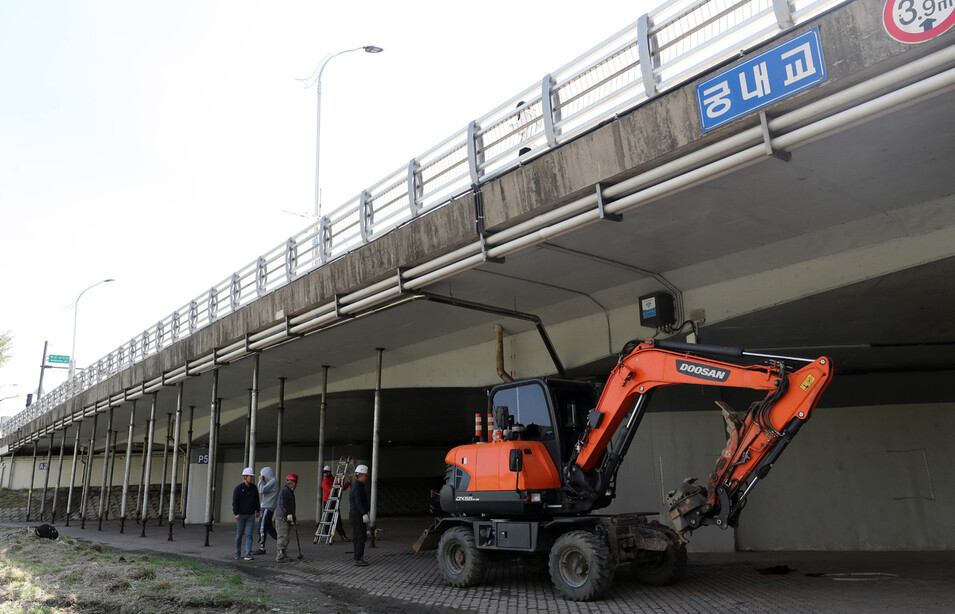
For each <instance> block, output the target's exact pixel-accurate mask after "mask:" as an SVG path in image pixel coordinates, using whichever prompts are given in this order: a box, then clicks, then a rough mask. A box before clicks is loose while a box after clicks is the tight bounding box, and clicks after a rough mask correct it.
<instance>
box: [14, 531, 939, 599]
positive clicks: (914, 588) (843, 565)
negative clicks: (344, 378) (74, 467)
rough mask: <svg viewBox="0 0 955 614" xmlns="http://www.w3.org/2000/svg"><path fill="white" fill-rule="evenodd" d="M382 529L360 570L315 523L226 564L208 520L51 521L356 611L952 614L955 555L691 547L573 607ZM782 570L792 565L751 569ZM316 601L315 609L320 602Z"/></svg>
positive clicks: (496, 570)
mask: <svg viewBox="0 0 955 614" xmlns="http://www.w3.org/2000/svg"><path fill="white" fill-rule="evenodd" d="M5 524H7V523H5ZM8 524H19V525H24V526H32V524H38V523H31V525H27V523H8ZM380 525H381V528H382V532H381V533H380V536H379V540H378V542H377V547H376V548H373V549H371V548H370V549H368V550H367V551H366V557H365V558H366V560H367V561H368V562H369V563H370V565H369V566H368V567H365V568H357V567H354V566H352V561H351V544H345V543H341V542H336V543H334V544H332V545H312V533H313V530H314V523H309V524H303V525H301V526H300V529H299V530H300V531H301V544H302V554H303V555H304V558H303V559H301V560H299V559H297V558H296V557H297V555H298V551H297V548H296V545H295V541H294V536H293V539H292V542H291V544H290V546H291V547H290V548H289V554H290V555H291V556H292V562H290V563H285V564H282V563H276V562H275V560H274V556H275V549H274V542H270V543H269V544H268V546H267V549H268V552H269V554H268V556H259V557H256V560H254V561H235V560H233V546H234V543H235V542H234V540H235V532H234V525H232V524H221V525H216V526H215V529H214V531H213V532H212V533H211V534H210V535H209V541H210V546H209V547H206V546H204V543H205V537H206V531H205V527H203V526H195V525H189V526H187V527H186V528H182V527H181V526H180V525H175V526H174V527H173V541H168V537H169V528H168V525H164V526H161V527H160V526H158V525H157V523H156V521H155V520H153V521H150V523H149V524H148V525H147V527H146V533H147V535H146V537H141V533H142V527H141V526H137V525H127V527H126V533H125V534H120V532H119V522H118V521H109V522H106V523H104V525H103V530H102V531H99V530H98V529H97V526H98V524H97V523H95V522H92V523H87V526H86V528H85V529H82V528H80V526H79V523H78V522H76V521H73V522H71V526H70V527H66V526H63V525H62V523H58V525H57V528H58V530H59V531H60V534H61V535H69V536H72V537H76V538H79V539H82V540H85V541H96V542H99V543H101V544H104V545H107V546H111V547H113V548H117V549H121V550H130V551H144V552H162V553H173V554H177V555H182V556H188V557H194V558H198V559H205V560H210V561H213V562H216V563H218V564H221V565H227V566H234V567H235V568H236V569H240V570H244V571H247V572H249V573H250V574H252V576H253V577H254V578H263V577H264V578H266V579H268V578H275V579H280V578H287V579H296V578H297V579H298V580H300V582H299V583H298V584H299V585H300V586H301V585H303V584H308V583H314V584H315V585H316V588H317V589H318V590H317V591H315V593H314V594H315V595H321V593H322V592H323V591H324V592H328V593H334V594H337V595H342V594H346V595H355V594H362V593H364V594H363V595H362V599H361V600H360V602H359V603H360V607H358V608H355V609H356V610H358V611H387V612H400V611H404V610H409V611H410V610H414V611H429V610H431V611H451V610H456V611H461V612H480V613H482V614H484V613H486V614H498V613H500V614H504V613H509V612H516V611H519V612H527V613H533V614H536V613H541V614H544V613H551V612H557V611H560V612H561V613H564V612H567V613H577V612H594V613H596V612H600V613H616V612H620V613H623V612H628V613H629V612H654V613H659V612H679V613H688V614H689V613H702V612H733V613H739V612H807V613H810V612H811V613H816V612H853V613H855V612H893V613H895V612H953V613H955V552H850V553H846V552H839V553H836V552H771V553H769V552H760V553H746V552H742V553H734V554H692V553H691V554H690V564H689V566H688V568H687V571H686V574H685V575H684V577H683V579H682V580H681V581H680V582H679V583H678V584H676V585H674V586H669V587H649V586H643V585H640V584H637V583H636V582H633V581H632V580H631V578H629V576H628V574H627V573H626V571H625V570H620V571H618V573H617V576H616V579H615V582H614V585H613V587H611V589H610V590H609V591H608V592H607V593H606V595H605V596H604V599H603V600H602V601H598V602H591V603H574V602H568V601H564V600H563V599H561V598H559V597H557V596H556V595H555V593H554V591H553V590H552V588H551V584H550V579H549V578H548V577H547V575H546V574H534V573H531V572H529V571H526V570H525V569H524V568H523V566H522V565H521V564H519V563H516V562H515V563H498V564H495V565H493V566H492V568H491V573H490V574H489V577H488V581H487V583H486V584H485V585H483V586H479V587H475V588H471V589H456V588H453V587H450V586H448V585H447V584H446V583H445V582H444V580H443V578H442V576H441V574H440V572H439V571H438V568H437V564H436V563H435V557H434V553H433V552H431V553H421V554H416V553H415V552H414V551H413V550H412V548H411V544H412V543H413V542H414V541H415V539H417V537H418V536H419V535H420V533H421V531H422V530H423V529H424V528H425V527H427V526H428V525H429V519H427V518H383V519H382V520H381V522H380ZM293 535H294V534H293ZM783 566H785V567H787V568H789V569H792V570H794V571H789V572H787V573H782V574H771V575H767V574H762V573H759V571H758V570H761V569H767V568H780V567H783ZM310 598H311V596H310ZM315 605H316V611H319V610H321V609H322V606H323V605H325V604H322V603H316V604H315ZM352 611H354V610H352Z"/></svg>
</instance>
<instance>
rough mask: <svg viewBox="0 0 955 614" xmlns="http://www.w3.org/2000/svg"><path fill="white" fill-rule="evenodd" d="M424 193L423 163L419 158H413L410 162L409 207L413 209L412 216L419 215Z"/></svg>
mask: <svg viewBox="0 0 955 614" xmlns="http://www.w3.org/2000/svg"><path fill="white" fill-rule="evenodd" d="M423 194H424V188H423V186H422V185H421V165H420V164H418V160H416V159H415V158H411V161H410V162H408V209H409V210H410V211H411V217H418V212H420V211H421V197H422V195H423Z"/></svg>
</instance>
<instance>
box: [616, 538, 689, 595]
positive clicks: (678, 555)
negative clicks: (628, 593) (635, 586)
mask: <svg viewBox="0 0 955 614" xmlns="http://www.w3.org/2000/svg"><path fill="white" fill-rule="evenodd" d="M685 570H686V548H684V547H680V548H673V549H671V550H664V551H663V552H647V553H646V557H645V558H644V559H643V560H642V561H639V562H634V563H633V564H632V565H630V576H631V577H632V578H633V579H634V580H636V581H637V582H640V583H641V584H649V585H651V586H668V585H670V584H675V583H676V582H677V581H678V580H679V579H680V578H681V577H683V572H684V571H685Z"/></svg>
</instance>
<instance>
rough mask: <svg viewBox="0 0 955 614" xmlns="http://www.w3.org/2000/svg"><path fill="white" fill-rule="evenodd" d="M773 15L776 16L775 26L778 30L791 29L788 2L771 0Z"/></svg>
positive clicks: (790, 13) (790, 9)
mask: <svg viewBox="0 0 955 614" xmlns="http://www.w3.org/2000/svg"><path fill="white" fill-rule="evenodd" d="M773 13H775V14H776V25H777V26H779V29H780V30H785V29H787V28H791V27H793V25H794V24H793V11H792V7H791V6H789V0H773Z"/></svg>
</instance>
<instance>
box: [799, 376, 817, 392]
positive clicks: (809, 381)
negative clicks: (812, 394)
mask: <svg viewBox="0 0 955 614" xmlns="http://www.w3.org/2000/svg"><path fill="white" fill-rule="evenodd" d="M815 383H816V377H815V376H814V375H807V376H806V379H804V380H803V381H802V383H801V384H800V385H799V387H800V388H802V389H803V390H804V391H808V390H809V389H810V388H812V385H813V384H815Z"/></svg>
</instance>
